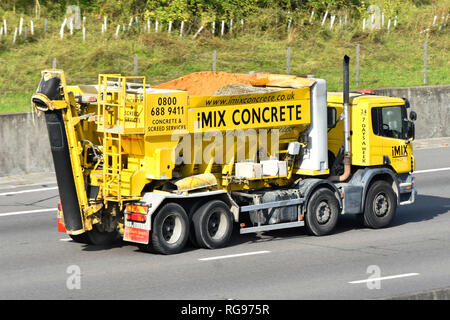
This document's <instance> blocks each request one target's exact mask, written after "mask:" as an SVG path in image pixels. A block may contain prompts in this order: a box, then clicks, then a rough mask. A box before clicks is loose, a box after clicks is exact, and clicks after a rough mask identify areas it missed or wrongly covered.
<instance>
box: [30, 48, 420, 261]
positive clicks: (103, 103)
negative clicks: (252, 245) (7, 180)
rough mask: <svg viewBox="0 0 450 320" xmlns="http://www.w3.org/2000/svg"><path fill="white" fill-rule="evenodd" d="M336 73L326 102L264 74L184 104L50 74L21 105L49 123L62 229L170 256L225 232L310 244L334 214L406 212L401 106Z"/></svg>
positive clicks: (409, 134)
mask: <svg viewBox="0 0 450 320" xmlns="http://www.w3.org/2000/svg"><path fill="white" fill-rule="evenodd" d="M348 65H349V58H348V57H347V56H346V57H344V62H343V66H344V68H343V79H344V81H343V83H344V89H343V92H336V93H331V92H330V93H327V88H326V82H325V81H324V80H322V79H316V78H308V77H298V76H291V75H274V74H265V73H253V74H229V75H230V76H233V77H234V78H233V79H238V80H233V81H228V83H225V85H224V86H223V87H222V89H224V90H222V89H221V90H218V91H215V92H214V93H211V92H209V93H206V92H204V91H202V85H201V84H197V88H196V89H198V90H197V94H190V93H189V90H183V89H181V90H180V88H181V87H182V86H181V85H180V86H178V87H177V85H175V87H174V88H172V89H167V88H155V87H152V86H149V85H148V84H147V83H146V79H145V77H124V76H121V75H119V74H101V75H99V80H98V84H96V85H77V86H69V85H67V84H66V79H65V75H64V72H63V71H62V70H56V69H51V70H45V71H42V79H41V81H40V84H39V87H38V89H37V92H36V93H35V94H34V95H33V96H32V103H33V105H34V107H35V108H36V110H38V111H39V112H41V113H43V114H44V116H45V120H46V123H47V129H48V136H49V140H50V145H51V152H52V156H53V160H54V167H55V173H56V178H57V183H58V188H59V194H60V204H59V207H60V217H59V219H58V221H59V222H58V223H59V226H60V227H61V230H63V231H65V232H67V234H69V235H70V237H71V238H72V239H73V240H74V241H77V242H82V243H87V244H93V245H99V244H108V243H111V242H112V241H116V240H117V239H120V237H122V238H123V240H124V241H129V242H134V243H136V244H137V245H138V246H139V247H140V248H141V249H142V250H144V251H151V252H157V253H162V254H174V253H178V252H180V251H182V250H183V248H184V247H185V245H186V243H187V242H188V241H191V242H192V243H193V244H194V245H196V246H199V247H203V248H210V249H213V248H219V247H223V246H225V245H226V244H227V242H228V241H229V239H230V237H231V234H232V230H233V228H238V229H239V231H240V233H241V234H243V233H251V232H265V231H269V230H275V229H283V228H292V227H301V226H305V227H306V230H307V231H308V233H310V234H311V235H315V236H322V235H327V234H330V233H331V232H332V231H333V229H334V227H335V226H336V222H337V219H338V216H339V215H341V214H355V215H358V216H359V217H360V220H361V222H362V223H364V225H366V226H367V227H371V228H382V227H385V226H388V225H389V224H390V223H391V221H392V219H393V217H394V214H395V211H396V208H397V206H398V205H405V204H410V203H412V202H414V200H415V196H416V190H415V188H414V178H413V176H412V172H413V171H414V166H415V164H414V156H413V153H412V144H411V141H412V140H413V139H414V123H413V121H414V120H415V118H416V114H415V113H414V112H413V111H410V112H409V118H408V108H409V102H408V101H407V100H406V99H402V98H395V97H383V96H376V95H373V94H364V93H357V92H356V93H350V92H349V76H348V74H349V71H348V70H349V68H348ZM204 74H206V73H204ZM208 74H209V76H210V77H213V78H214V76H215V75H216V74H217V73H208ZM231 78H232V77H231ZM212 81H213V80H211V82H212ZM223 84H224V83H222V85H223ZM194 86H195V84H194Z"/></svg>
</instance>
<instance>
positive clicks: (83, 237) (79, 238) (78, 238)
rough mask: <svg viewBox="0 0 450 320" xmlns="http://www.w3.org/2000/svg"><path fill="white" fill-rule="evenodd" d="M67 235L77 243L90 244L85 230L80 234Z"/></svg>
mask: <svg viewBox="0 0 450 320" xmlns="http://www.w3.org/2000/svg"><path fill="white" fill-rule="evenodd" d="M69 237H71V238H72V240H73V241H74V242H77V243H84V244H91V242H90V240H89V238H88V236H87V234H86V232H84V233H82V234H69Z"/></svg>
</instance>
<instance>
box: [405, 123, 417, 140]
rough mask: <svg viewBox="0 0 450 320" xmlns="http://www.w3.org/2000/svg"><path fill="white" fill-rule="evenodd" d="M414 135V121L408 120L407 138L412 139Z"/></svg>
mask: <svg viewBox="0 0 450 320" xmlns="http://www.w3.org/2000/svg"><path fill="white" fill-rule="evenodd" d="M415 136H416V126H415V125H414V122H408V137H407V139H408V140H414V138H415Z"/></svg>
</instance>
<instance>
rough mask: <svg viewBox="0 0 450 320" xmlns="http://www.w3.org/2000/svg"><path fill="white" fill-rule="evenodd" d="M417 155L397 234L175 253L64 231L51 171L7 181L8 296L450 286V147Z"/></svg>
mask: <svg viewBox="0 0 450 320" xmlns="http://www.w3.org/2000/svg"><path fill="white" fill-rule="evenodd" d="M415 154H416V163H417V167H416V170H417V171H418V172H417V173H416V185H417V188H418V191H419V195H418V198H417V202H416V203H415V204H414V205H410V206H405V207H401V208H399V210H398V211H397V215H396V217H395V220H394V222H393V225H392V226H391V227H390V228H387V229H381V230H371V229H366V228H363V227H361V226H359V224H358V223H357V221H356V219H355V218H354V217H353V216H341V217H340V220H339V222H338V226H337V229H336V232H335V233H334V234H333V235H330V236H326V237H311V236H307V235H306V234H305V230H304V229H303V228H294V229H289V230H278V231H272V232H267V233H265V234H263V235H262V236H257V235H255V234H250V235H239V234H238V233H235V235H234V236H233V238H232V242H231V244H230V245H229V246H228V247H226V248H223V249H218V250H205V249H195V248H187V249H186V250H185V252H183V253H182V254H178V255H172V256H161V255H155V254H149V253H144V252H141V251H139V250H138V249H137V247H136V246H135V245H133V244H130V243H126V242H122V243H119V244H117V245H115V246H113V247H95V246H86V245H83V244H78V243H75V242H72V241H70V239H69V237H68V236H67V235H65V234H62V233H58V232H57V225H56V210H55V208H56V205H57V200H58V191H57V188H56V183H55V180H54V178H53V177H52V176H51V175H49V176H48V177H42V175H40V176H39V178H36V177H34V178H33V179H32V180H28V181H20V182H17V183H16V182H14V181H7V183H0V243H1V245H0V270H1V272H0V298H1V299H373V298H388V297H392V296H398V295H403V294H407V293H410V292H421V291H426V290H430V289H435V288H446V287H450V249H449V243H450V147H441V148H433V149H422V150H417V151H415ZM3 181H4V180H3ZM30 184H31V185H30ZM78 271H79V272H80V276H79V277H76V276H77V274H78ZM78 280H79V281H78Z"/></svg>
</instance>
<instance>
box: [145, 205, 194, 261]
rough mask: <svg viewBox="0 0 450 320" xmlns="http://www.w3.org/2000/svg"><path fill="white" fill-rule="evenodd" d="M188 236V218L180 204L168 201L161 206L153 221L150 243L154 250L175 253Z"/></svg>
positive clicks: (182, 246) (180, 248) (162, 252)
mask: <svg viewBox="0 0 450 320" xmlns="http://www.w3.org/2000/svg"><path fill="white" fill-rule="evenodd" d="M188 238H189V219H188V216H187V214H186V211H185V210H184V209H183V207H182V206H180V205H179V204H176V203H168V204H166V205H165V206H163V207H162V208H161V210H160V211H159V212H158V214H157V215H156V217H155V220H154V221H153V228H152V231H151V243H150V244H149V246H152V248H153V249H154V251H156V252H157V253H161V254H175V253H179V252H180V251H181V250H183V248H184V246H185V245H186V242H187V241H188Z"/></svg>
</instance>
